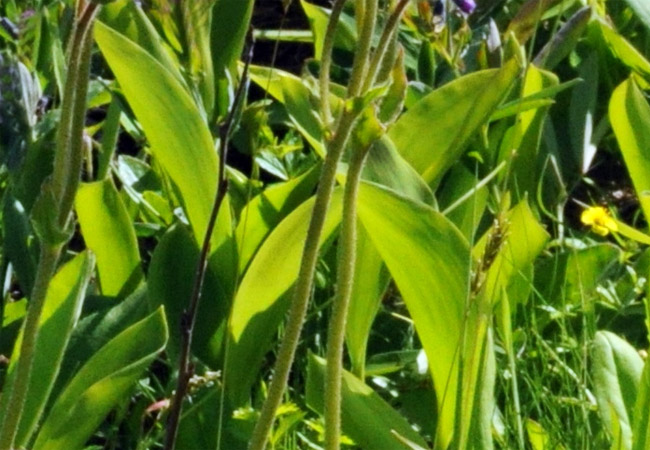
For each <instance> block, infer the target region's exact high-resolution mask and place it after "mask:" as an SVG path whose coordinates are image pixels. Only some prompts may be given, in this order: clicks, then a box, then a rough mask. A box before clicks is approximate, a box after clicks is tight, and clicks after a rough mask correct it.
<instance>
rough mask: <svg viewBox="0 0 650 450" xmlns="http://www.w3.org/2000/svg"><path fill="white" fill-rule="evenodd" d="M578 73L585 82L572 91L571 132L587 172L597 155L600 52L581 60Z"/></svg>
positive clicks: (579, 161) (580, 164)
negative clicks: (596, 135)
mask: <svg viewBox="0 0 650 450" xmlns="http://www.w3.org/2000/svg"><path fill="white" fill-rule="evenodd" d="M578 74H579V75H580V77H581V78H582V79H583V80H584V83H581V84H580V85H578V86H576V88H575V89H574V90H573V92H572V93H571V104H570V106H569V118H570V124H569V133H570V137H571V147H572V148H573V153H574V155H575V158H576V161H577V162H578V167H580V169H581V172H582V173H587V171H588V170H589V168H590V167H591V162H592V161H593V159H594V157H595V156H596V150H597V147H596V144H595V143H594V142H593V137H594V136H593V134H594V125H595V118H594V116H595V112H596V102H597V100H598V76H599V74H598V54H597V53H596V52H593V53H591V54H589V55H588V56H587V57H586V58H585V59H583V60H582V61H581V62H580V65H579V66H578Z"/></svg>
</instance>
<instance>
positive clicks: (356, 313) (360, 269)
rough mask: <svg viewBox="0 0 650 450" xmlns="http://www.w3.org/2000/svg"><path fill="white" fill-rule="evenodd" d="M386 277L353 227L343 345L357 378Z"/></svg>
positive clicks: (360, 231)
mask: <svg viewBox="0 0 650 450" xmlns="http://www.w3.org/2000/svg"><path fill="white" fill-rule="evenodd" d="M389 281H390V277H389V274H388V271H387V270H386V268H385V266H384V264H383V261H382V259H381V256H380V255H379V253H378V252H377V250H376V249H375V247H374V245H373V244H372V242H371V241H370V239H369V238H368V235H367V233H366V231H365V229H364V228H363V226H360V224H358V225H357V264H356V267H355V269H354V282H353V285H352V294H351V297H350V307H349V310H348V320H347V325H346V328H345V342H346V344H347V348H348V353H349V354H350V360H351V362H352V371H353V372H354V374H355V375H356V376H358V377H361V374H363V372H364V366H365V360H366V347H367V345H368V338H369V337H370V328H371V327H372V323H373V321H374V320H375V315H376V314H377V311H378V309H379V304H380V302H381V298H382V296H383V294H384V291H385V290H386V288H387V287H388V282H389Z"/></svg>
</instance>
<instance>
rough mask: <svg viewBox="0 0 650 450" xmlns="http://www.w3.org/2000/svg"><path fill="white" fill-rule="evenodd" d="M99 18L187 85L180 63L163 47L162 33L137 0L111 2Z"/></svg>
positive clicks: (103, 8)
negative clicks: (160, 33) (159, 32)
mask: <svg viewBox="0 0 650 450" xmlns="http://www.w3.org/2000/svg"><path fill="white" fill-rule="evenodd" d="M99 20H101V21H102V22H103V23H105V24H106V25H108V26H109V27H111V28H113V29H114V30H115V31H117V32H118V33H121V34H122V35H124V36H125V37H126V38H128V39H130V40H131V41H133V42H134V43H135V44H137V45H138V46H140V47H142V49H144V50H146V51H147V53H149V54H150V55H151V56H152V57H153V58H154V59H155V60H156V61H158V62H159V63H160V64H162V65H163V66H164V67H165V68H166V69H167V70H168V71H169V72H170V73H171V74H172V75H173V76H174V77H176V78H177V80H178V81H179V82H182V83H183V85H185V83H184V81H183V78H182V76H181V74H180V71H179V67H178V64H177V63H175V62H174V60H173V59H172V58H171V56H170V54H169V52H168V51H167V50H166V49H165V48H164V47H163V45H162V39H161V37H160V35H159V34H158V32H157V31H156V29H155V27H154V26H153V24H152V23H151V22H150V21H149V19H148V18H147V16H146V15H145V13H144V11H142V8H140V7H139V6H138V4H137V3H136V2H132V1H130V0H116V1H113V2H110V3H109V4H107V5H104V6H103V7H102V9H101V10H100V14H99Z"/></svg>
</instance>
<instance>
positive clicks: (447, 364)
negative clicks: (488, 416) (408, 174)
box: [359, 183, 470, 448]
mask: <svg viewBox="0 0 650 450" xmlns="http://www.w3.org/2000/svg"><path fill="white" fill-rule="evenodd" d="M359 218H360V220H361V223H362V224H363V226H364V228H365V229H366V231H367V232H368V236H370V239H371V241H372V243H373V244H374V245H375V248H376V249H377V251H378V252H379V254H380V255H381V257H382V258H383V260H384V262H385V263H386V266H387V267H388V270H389V271H390V273H391V275H392V276H393V279H394V280H395V283H396V284H397V287H398V289H399V290H400V293H401V294H402V297H403V299H404V301H405V303H406V306H407V308H408V310H409V312H410V315H411V318H412V319H413V321H414V323H415V329H416V330H417V332H418V335H419V337H420V341H421V342H422V345H423V346H424V350H425V352H426V354H427V358H428V360H429V366H430V368H431V375H432V377H433V384H434V387H435V389H436V394H437V395H436V396H437V399H438V409H439V424H438V427H437V429H438V436H437V440H438V441H439V443H440V444H441V446H442V447H443V448H444V447H445V446H446V445H447V444H448V443H449V442H450V440H451V437H452V431H453V427H454V411H455V408H456V398H455V397H456V389H457V381H458V379H457V375H456V371H457V356H458V355H457V348H458V345H459V342H460V337H461V333H462V329H463V308H464V305H465V299H466V296H467V287H468V286H467V280H468V272H469V264H470V252H469V246H468V244H467V241H466V240H465V239H464V238H463V236H462V235H461V234H460V232H459V231H458V230H457V229H456V227H455V226H454V225H452V224H451V222H449V221H448V220H447V219H446V218H445V217H444V216H442V215H441V214H439V213H437V212H436V211H434V210H433V209H432V208H430V207H428V206H426V205H423V204H419V203H415V202H413V201H411V200H408V199H405V198H403V197H400V196H397V195H396V194H395V193H392V192H390V191H388V190H386V189H383V188H380V187H378V186H375V185H372V184H369V183H362V185H361V187H360V190H359ZM405 261H408V264H405Z"/></svg>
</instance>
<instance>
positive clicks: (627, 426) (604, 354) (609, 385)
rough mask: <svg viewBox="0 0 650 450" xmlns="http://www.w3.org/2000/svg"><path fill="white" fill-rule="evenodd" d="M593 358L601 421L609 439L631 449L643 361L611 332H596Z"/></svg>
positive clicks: (623, 447)
mask: <svg viewBox="0 0 650 450" xmlns="http://www.w3.org/2000/svg"><path fill="white" fill-rule="evenodd" d="M592 355H593V366H592V371H593V380H594V389H595V394H596V400H597V401H598V408H599V410H600V417H601V418H602V420H603V422H604V423H605V427H606V428H607V430H608V432H609V434H610V436H612V437H613V438H614V439H617V440H619V439H620V443H621V447H620V448H622V449H630V448H632V423H633V414H634V404H635V402H636V399H637V392H638V390H639V382H640V380H641V373H642V371H643V360H642V359H641V357H640V356H639V354H638V352H637V351H636V349H635V348H634V347H632V346H631V345H630V344H628V343H627V342H626V341H624V340H623V339H621V338H620V337H618V336H617V335H615V334H614V333H610V332H609V331H598V332H596V335H595V336H594V343H593V349H592ZM619 433H620V434H619Z"/></svg>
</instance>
